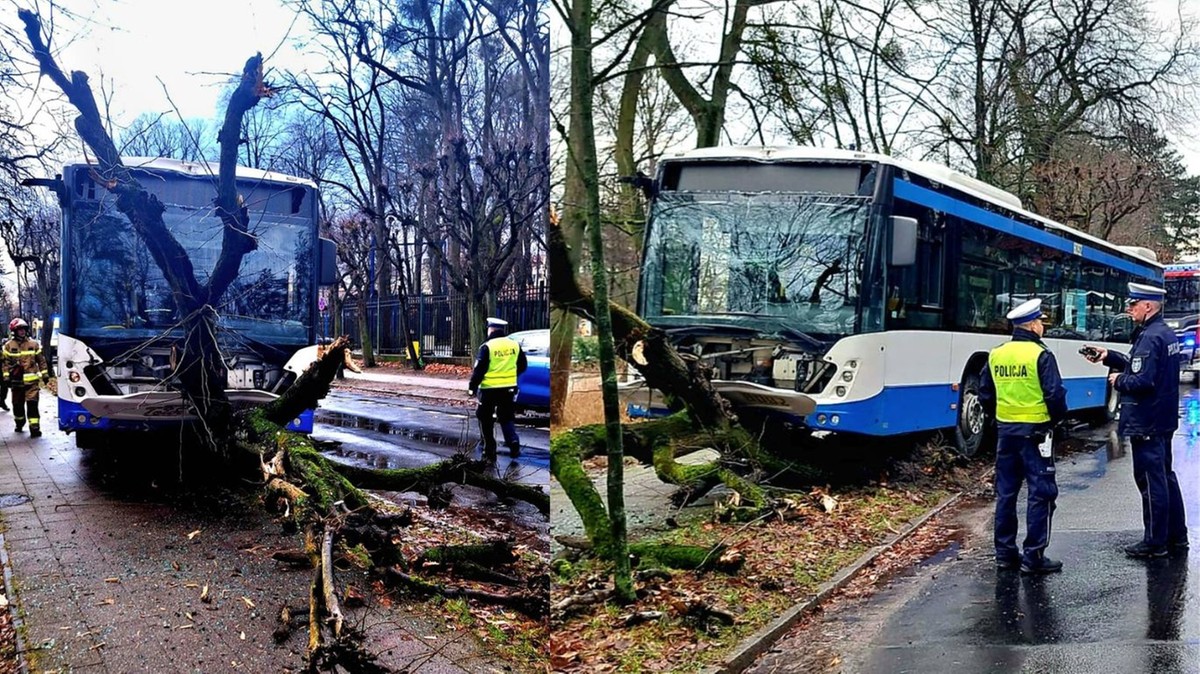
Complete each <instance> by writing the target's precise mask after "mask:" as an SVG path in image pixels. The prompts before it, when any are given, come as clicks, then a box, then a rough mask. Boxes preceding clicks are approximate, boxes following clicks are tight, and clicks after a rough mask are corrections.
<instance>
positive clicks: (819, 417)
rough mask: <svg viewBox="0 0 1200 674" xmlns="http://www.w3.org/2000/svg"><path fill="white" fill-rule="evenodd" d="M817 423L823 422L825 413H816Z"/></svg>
mask: <svg viewBox="0 0 1200 674" xmlns="http://www.w3.org/2000/svg"><path fill="white" fill-rule="evenodd" d="M817 423H818V424H823V423H825V415H824V414H818V415H817Z"/></svg>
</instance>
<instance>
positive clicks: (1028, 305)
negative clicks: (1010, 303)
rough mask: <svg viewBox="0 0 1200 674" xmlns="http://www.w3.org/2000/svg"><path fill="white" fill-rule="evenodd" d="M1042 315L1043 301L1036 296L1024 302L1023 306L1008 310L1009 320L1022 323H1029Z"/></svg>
mask: <svg viewBox="0 0 1200 674" xmlns="http://www.w3.org/2000/svg"><path fill="white" fill-rule="evenodd" d="M1041 317H1042V301H1041V300H1040V299H1037V298H1034V299H1032V300H1029V301H1028V302H1022V303H1021V306H1019V307H1017V308H1016V309H1013V310H1012V311H1010V312H1008V316H1007V317H1006V318H1008V320H1010V321H1012V322H1013V323H1015V324H1017V325H1020V324H1022V323H1028V322H1029V321H1032V320H1034V319H1036V318H1041Z"/></svg>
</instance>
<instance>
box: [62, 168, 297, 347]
mask: <svg viewBox="0 0 1200 674" xmlns="http://www.w3.org/2000/svg"><path fill="white" fill-rule="evenodd" d="M142 182H143V184H144V185H145V186H146V188H147V189H148V190H149V191H150V192H151V193H153V194H154V195H155V196H156V197H158V198H159V200H160V201H162V203H163V205H164V206H165V207H166V210H165V212H164V213H163V221H164V223H165V224H166V226H167V228H168V229H169V230H171V232H172V234H174V236H175V238H176V239H177V240H178V241H179V243H180V245H182V246H183V248H184V249H185V250H186V251H187V252H188V256H189V258H190V261H191V264H192V266H193V268H194V270H195V273H196V276H197V280H198V281H199V282H200V283H204V282H206V281H207V275H208V273H209V272H210V271H211V270H212V269H213V267H214V265H215V263H216V260H217V258H218V257H219V256H220V253H221V244H222V232H223V229H224V226H223V224H222V222H221V220H220V218H219V217H217V215H216V209H215V206H214V205H213V203H212V202H213V187H212V182H211V181H210V180H200V179H196V178H193V177H182V176H181V177H176V176H174V175H171V174H165V173H164V174H161V175H155V176H153V178H152V179H143V180H142ZM238 189H239V193H241V194H242V195H243V196H244V197H245V204H246V206H247V209H248V211H249V214H250V231H251V233H252V234H253V235H254V236H255V238H256V240H257V247H256V249H255V250H254V251H252V252H250V253H248V254H247V255H246V256H245V257H244V258H243V260H242V265H241V269H240V272H239V275H238V278H237V279H236V280H235V281H234V283H233V285H232V286H230V288H229V290H228V291H226V293H225V295H224V297H223V298H222V301H221V304H220V306H218V307H217V312H218V316H219V319H218V321H219V325H220V326H222V327H225V328H230V329H232V330H234V331H236V333H237V334H239V335H240V336H241V337H243V338H246V339H249V340H252V341H257V342H262V343H267V344H273V345H305V344H307V343H309V341H310V327H311V326H310V323H311V322H312V320H313V318H312V307H311V306H310V304H311V303H310V302H309V298H311V297H312V296H313V289H312V285H313V283H314V280H315V279H314V277H313V268H312V264H313V263H312V260H313V259H314V253H313V246H314V245H315V234H314V225H313V222H312V217H311V211H310V209H309V208H308V207H307V206H305V207H303V208H301V207H300V205H301V201H302V200H303V199H307V198H311V194H312V193H311V190H309V189H307V188H303V187H296V186H291V185H272V184H266V183H250V182H246V183H242V182H239V186H238ZM96 197H97V198H96V199H94V200H89V199H76V200H75V201H74V202H73V203H72V205H71V209H70V217H69V218H68V219H67V222H66V227H67V232H66V235H67V238H68V242H69V243H68V246H69V248H68V250H69V251H70V253H69V259H66V260H64V265H66V264H69V265H70V267H69V269H70V276H69V281H70V283H69V285H70V286H71V287H70V288H69V289H68V292H69V293H70V303H69V304H68V305H67V307H68V311H71V312H73V319H74V320H73V321H72V330H73V332H74V336H75V337H77V338H78V337H81V336H89V335H90V336H93V337H112V338H118V337H119V338H122V339H123V338H134V339H137V338H151V337H153V336H155V335H160V334H162V333H164V332H166V331H169V330H171V329H173V328H175V327H178V325H179V323H180V321H181V320H182V319H183V317H182V316H179V315H178V311H177V310H176V307H175V302H174V301H173V299H172V296H171V291H170V287H169V286H168V284H167V282H166V280H165V279H164V278H163V274H162V271H161V270H160V269H159V267H158V265H157V264H156V263H155V262H154V260H152V259H151V257H150V253H149V250H148V249H147V248H146V246H145V245H144V244H143V243H142V242H141V241H140V240H139V239H138V235H137V234H136V233H135V231H134V229H133V226H132V225H131V224H130V223H129V220H128V219H127V218H126V217H125V216H124V215H123V214H121V213H120V212H119V211H118V210H117V209H116V203H115V198H114V197H113V196H111V195H110V194H108V193H107V192H101V193H98V194H97V195H96Z"/></svg>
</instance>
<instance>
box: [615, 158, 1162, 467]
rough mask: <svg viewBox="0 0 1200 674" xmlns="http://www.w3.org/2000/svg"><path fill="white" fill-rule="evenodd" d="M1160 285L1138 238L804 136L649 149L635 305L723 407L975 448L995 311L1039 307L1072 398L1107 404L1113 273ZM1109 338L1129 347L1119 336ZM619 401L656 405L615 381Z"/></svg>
mask: <svg viewBox="0 0 1200 674" xmlns="http://www.w3.org/2000/svg"><path fill="white" fill-rule="evenodd" d="M1129 281H1137V282H1143V283H1152V284H1156V285H1159V284H1161V283H1162V282H1163V267H1162V266H1161V265H1160V264H1158V262H1157V259H1156V257H1155V255H1154V253H1153V252H1152V251H1149V250H1146V249H1142V248H1131V247H1118V246H1114V245H1111V244H1109V243H1107V242H1105V241H1103V240H1101V239H1098V238H1095V237H1092V236H1089V235H1087V234H1084V233H1082V232H1079V231H1077V230H1074V229H1071V228H1069V227H1066V226H1064V225H1061V224H1058V223H1055V222H1051V221H1049V220H1047V219H1045V218H1042V217H1039V216H1037V215H1035V214H1034V213H1031V212H1029V211H1028V210H1025V209H1024V208H1023V207H1022V205H1021V202H1020V200H1019V199H1018V198H1017V197H1016V196H1014V195H1012V194H1009V193H1007V192H1004V191H1002V190H999V189H997V188H995V187H992V186H990V185H987V184H985V183H983V182H981V181H978V180H975V179H973V178H970V177H968V176H965V175H962V174H960V173H957V172H955V171H952V170H950V169H948V168H946V167H943V166H939V165H936V164H931V163H926V162H914V161H905V160H900V159H895V158H892V157H887V156H882V155H877V154H868V153H862V152H852V151H839V150H825V149H810V148H752V147H747V148H710V149H702V150H695V151H692V152H688V153H685V154H681V155H679V156H676V157H670V158H665V159H663V160H662V161H661V162H660V164H659V167H658V173H657V176H656V177H655V180H654V183H653V185H652V187H651V204H650V217H649V221H648V224H647V229H646V235H645V245H644V250H643V266H642V277H641V283H640V291H639V311H640V313H641V315H642V316H643V317H644V318H645V319H646V320H647V321H648V322H650V323H651V324H652V325H654V326H656V327H658V328H661V329H664V330H665V331H666V332H667V333H668V335H669V336H670V338H671V340H672V341H673V343H674V344H675V345H676V346H677V348H678V349H679V350H681V351H682V352H686V353H688V354H691V355H692V356H694V357H697V358H702V359H706V360H708V361H709V362H710V363H711V365H712V366H713V367H714V368H715V370H716V374H715V386H716V388H717V390H718V391H721V392H722V394H723V395H725V397H727V398H729V399H730V400H731V401H732V402H733V403H734V404H735V406H741V407H749V408H760V409H762V410H766V411H768V412H770V413H772V414H777V415H783V416H785V417H790V420H791V421H793V422H799V423H800V424H802V425H804V426H806V427H807V428H809V429H812V430H814V431H836V432H849V433H858V434H864V435H871V436H888V435H896V434H901V433H910V432H917V431H928V430H934V429H954V435H955V439H956V443H957V445H958V447H959V449H960V450H961V451H962V452H964V453H967V454H972V453H974V452H975V451H977V450H978V449H979V447H980V445H981V444H982V443H983V441H984V438H985V436H986V435H987V432H988V428H989V424H988V420H987V419H985V415H984V413H983V410H982V407H981V405H980V404H979V401H978V397H977V387H978V384H979V377H978V375H979V373H980V371H981V370H982V368H983V366H984V363H985V362H986V357H987V353H988V351H989V350H990V349H992V348H993V347H995V346H996V345H998V344H1000V343H1001V342H1003V341H1005V340H1006V339H1007V336H1008V335H1009V334H1010V329H1011V328H1010V326H1009V324H1008V322H1007V321H1006V320H1005V314H1006V313H1007V312H1008V311H1009V310H1010V309H1011V308H1012V307H1014V306H1015V305H1017V304H1018V303H1020V302H1023V301H1025V300H1027V299H1029V298H1032V297H1040V298H1042V299H1043V300H1044V305H1043V310H1044V311H1045V312H1046V314H1047V316H1046V334H1045V341H1046V343H1047V344H1048V345H1049V347H1050V348H1051V349H1052V350H1053V351H1054V352H1055V354H1056V355H1057V356H1058V362H1059V366H1060V368H1061V370H1062V373H1063V376H1064V378H1065V380H1066V387H1067V391H1068V396H1067V400H1068V404H1069V406H1070V408H1071V409H1072V410H1093V411H1094V412H1095V414H1096V415H1097V416H1102V415H1107V416H1109V417H1111V415H1112V414H1113V413H1114V412H1115V407H1116V396H1115V394H1114V393H1113V392H1112V391H1110V390H1109V387H1108V383H1107V374H1108V371H1107V369H1105V368H1104V367H1103V366H1101V365H1094V364H1091V363H1088V362H1087V361H1086V360H1084V359H1083V358H1082V357H1081V356H1079V355H1078V353H1077V351H1078V349H1079V347H1080V346H1082V344H1083V343H1085V342H1087V343H1091V344H1100V345H1103V346H1106V347H1110V348H1116V349H1121V348H1122V347H1121V345H1122V344H1128V342H1129V340H1130V338H1131V335H1132V331H1133V323H1132V321H1131V319H1130V317H1129V316H1128V314H1126V313H1125V312H1124V308H1125V307H1124V300H1125V295H1126V283H1127V282H1129ZM1126 348H1127V347H1126ZM623 390H624V391H625V392H626V400H627V402H629V408H630V412H631V413H632V414H635V415H636V414H647V413H653V412H657V411H661V409H660V405H661V403H660V400H659V397H657V396H656V395H655V394H654V392H650V391H646V390H645V389H644V388H640V390H639V383H638V382H632V383H630V384H627V385H625V386H624V387H623Z"/></svg>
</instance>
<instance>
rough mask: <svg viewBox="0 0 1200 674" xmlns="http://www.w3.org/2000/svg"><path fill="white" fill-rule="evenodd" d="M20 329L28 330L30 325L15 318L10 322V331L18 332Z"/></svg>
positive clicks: (22, 319) (23, 320)
mask: <svg viewBox="0 0 1200 674" xmlns="http://www.w3.org/2000/svg"><path fill="white" fill-rule="evenodd" d="M18 328H25V329H26V330H28V329H29V324H28V323H26V322H25V319H24V318H14V319H12V320H11V321H9V322H8V329H9V330H10V331H12V332H16V331H17V329H18Z"/></svg>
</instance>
